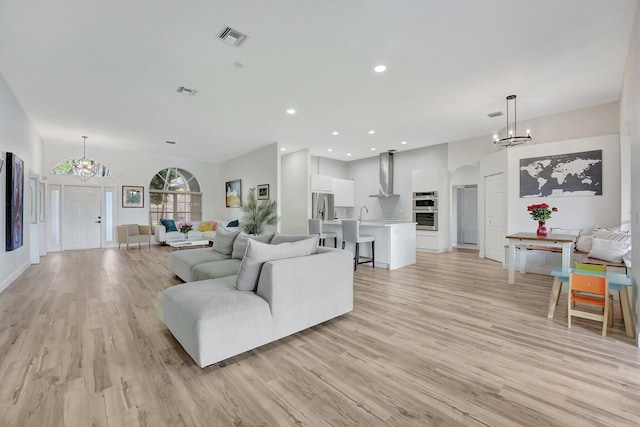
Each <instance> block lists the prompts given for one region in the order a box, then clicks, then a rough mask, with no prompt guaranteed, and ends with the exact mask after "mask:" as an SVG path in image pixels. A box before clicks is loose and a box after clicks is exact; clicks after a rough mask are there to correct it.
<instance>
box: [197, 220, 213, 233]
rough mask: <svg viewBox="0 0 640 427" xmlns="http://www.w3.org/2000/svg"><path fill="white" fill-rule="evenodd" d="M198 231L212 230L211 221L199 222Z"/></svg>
mask: <svg viewBox="0 0 640 427" xmlns="http://www.w3.org/2000/svg"><path fill="white" fill-rule="evenodd" d="M200 231H213V222H209V221H202V222H201V223H200Z"/></svg>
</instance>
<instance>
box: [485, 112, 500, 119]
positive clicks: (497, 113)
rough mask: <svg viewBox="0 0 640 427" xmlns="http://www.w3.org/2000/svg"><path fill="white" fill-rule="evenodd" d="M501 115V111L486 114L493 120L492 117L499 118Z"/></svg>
mask: <svg viewBox="0 0 640 427" xmlns="http://www.w3.org/2000/svg"><path fill="white" fill-rule="evenodd" d="M501 115H502V111H496V112H495V113H489V114H487V116H489V118H492V119H493V118H494V117H500V116H501Z"/></svg>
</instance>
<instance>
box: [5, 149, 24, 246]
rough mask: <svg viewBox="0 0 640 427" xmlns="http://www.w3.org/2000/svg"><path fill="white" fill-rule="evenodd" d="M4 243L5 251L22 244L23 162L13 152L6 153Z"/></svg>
mask: <svg viewBox="0 0 640 427" xmlns="http://www.w3.org/2000/svg"><path fill="white" fill-rule="evenodd" d="M6 182H7V187H6V189H7V191H6V221H7V222H6V233H5V234H6V240H5V242H6V244H5V248H6V250H7V251H14V250H16V249H18V248H19V247H21V246H22V236H23V226H24V218H23V216H24V162H23V161H22V159H20V157H18V156H16V155H15V154H14V153H7V180H6Z"/></svg>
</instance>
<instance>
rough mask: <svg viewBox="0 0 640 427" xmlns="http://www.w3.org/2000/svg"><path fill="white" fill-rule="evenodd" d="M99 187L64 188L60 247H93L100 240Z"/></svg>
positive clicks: (100, 243) (100, 244)
mask: <svg viewBox="0 0 640 427" xmlns="http://www.w3.org/2000/svg"><path fill="white" fill-rule="evenodd" d="M101 195H102V190H101V188H100V187H76V186H66V187H65V188H64V199H63V205H64V208H63V212H64V214H63V215H62V230H63V231H62V236H63V237H62V249H63V250H69V249H93V248H99V247H101V246H102V242H101V220H100V215H101V213H100V212H101V211H102V210H101V206H100V200H101Z"/></svg>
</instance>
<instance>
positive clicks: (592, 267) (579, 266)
mask: <svg viewBox="0 0 640 427" xmlns="http://www.w3.org/2000/svg"><path fill="white" fill-rule="evenodd" d="M575 268H576V270H584V271H597V272H599V273H606V272H607V266H605V265H600V264H586V263H583V262H576V264H575ZM609 304H611V305H610V306H609V326H613V294H609ZM574 305H575V304H574ZM620 313H622V306H620Z"/></svg>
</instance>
